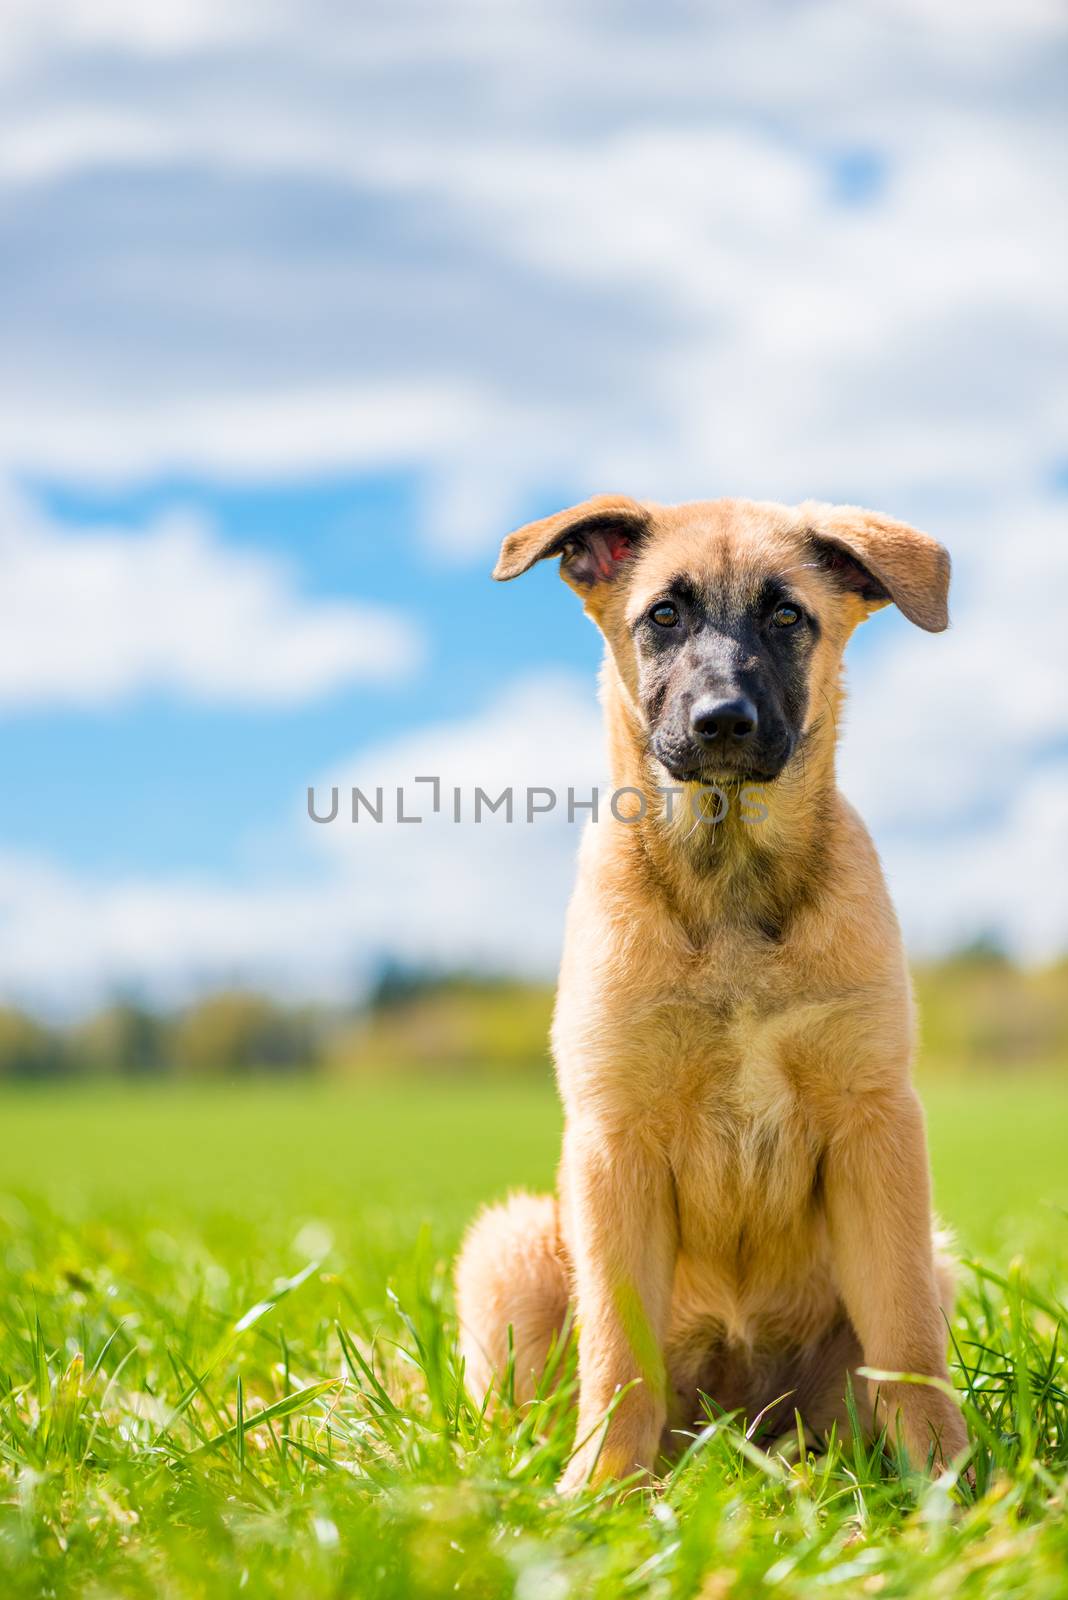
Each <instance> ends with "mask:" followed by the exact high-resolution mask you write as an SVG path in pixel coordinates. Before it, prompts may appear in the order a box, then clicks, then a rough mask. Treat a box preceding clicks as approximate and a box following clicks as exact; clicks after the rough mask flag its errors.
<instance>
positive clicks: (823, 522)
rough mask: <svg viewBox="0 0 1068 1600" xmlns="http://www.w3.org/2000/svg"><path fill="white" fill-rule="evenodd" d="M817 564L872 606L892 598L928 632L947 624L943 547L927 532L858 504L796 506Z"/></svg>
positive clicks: (946, 565) (946, 553)
mask: <svg viewBox="0 0 1068 1600" xmlns="http://www.w3.org/2000/svg"><path fill="white" fill-rule="evenodd" d="M801 512H802V515H803V516H804V517H805V518H806V519H807V520H808V523H809V529H810V531H809V543H810V545H811V547H812V549H813V551H814V553H815V556H816V559H817V561H818V563H819V565H820V566H821V567H822V568H823V569H824V571H826V572H827V573H829V574H830V576H831V577H832V578H833V579H834V581H835V582H836V583H837V584H838V585H839V587H840V588H842V589H845V590H848V591H849V592H850V593H852V594H855V595H857V596H859V598H860V599H861V600H862V601H863V602H864V603H865V604H866V605H867V606H869V607H870V608H871V609H872V610H874V609H875V608H876V607H878V606H884V605H887V604H888V603H889V602H890V601H893V603H894V605H896V606H897V608H898V610H899V611H901V612H903V613H904V615H905V616H906V617H908V619H909V621H910V622H914V623H915V624H916V626H917V627H918V628H925V629H926V630H927V632H928V633H941V632H942V630H943V628H948V626H949V609H948V599H949V551H948V550H947V549H946V548H945V546H944V545H940V544H939V543H938V541H937V539H932V538H931V537H930V535H929V534H926V533H920V532H919V531H918V530H917V529H916V528H910V527H909V525H908V523H907V522H895V521H894V520H893V518H891V517H884V516H881V515H880V514H879V512H877V511H864V510H862V509H861V508H860V507H859V506H825V505H816V504H814V503H812V502H809V503H808V504H806V505H804V506H802V507H801Z"/></svg>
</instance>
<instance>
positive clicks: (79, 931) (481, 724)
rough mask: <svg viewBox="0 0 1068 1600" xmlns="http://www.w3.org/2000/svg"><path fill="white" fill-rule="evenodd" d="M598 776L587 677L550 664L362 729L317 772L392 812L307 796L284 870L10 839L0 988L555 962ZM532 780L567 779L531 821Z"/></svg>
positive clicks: (598, 748) (1, 875) (168, 987)
mask: <svg viewBox="0 0 1068 1600" xmlns="http://www.w3.org/2000/svg"><path fill="white" fill-rule="evenodd" d="M421 774H428V775H437V776H439V777H440V778H441V780H442V797H443V808H442V811H441V813H440V814H439V815H438V816H437V817H435V816H434V815H433V812H432V800H431V793H430V790H429V789H428V788H427V787H425V786H421V785H416V784H414V782H413V780H414V778H416V777H417V776H419V775H421ZM604 776H605V761H604V754H603V740H602V736H601V731H600V717H599V713H598V710H597V707H596V704H595V701H594V697H593V686H592V685H591V684H584V683H582V682H581V681H578V680H575V679H574V678H571V677H569V676H567V675H562V674H560V675H558V674H547V675H545V676H540V677H538V676H535V677H532V678H528V679H525V680H522V681H520V682H518V683H514V684H511V685H508V686H506V687H505V688H504V689H503V690H502V691H501V692H500V693H499V694H498V695H497V696H495V697H494V698H493V700H491V702H490V703H489V705H488V706H487V707H486V708H485V709H484V710H482V711H481V712H479V713H478V714H476V715H474V716H472V717H470V718H466V719H462V720H459V721H455V722H448V723H442V724H439V725H431V726H427V727H424V728H420V729H418V730H415V731H414V732H412V733H411V734H409V735H406V736H405V737H404V738H403V739H397V740H390V741H387V742H384V743H382V744H380V745H376V746H373V747H369V748H368V749H366V750H365V751H363V752H361V754H360V756H359V758H358V759H354V760H353V762H352V763H351V765H350V766H348V767H346V768H339V769H337V770H335V771H332V772H329V773H325V774H322V775H320V777H321V781H320V782H319V783H318V784H317V786H316V787H317V792H318V795H319V799H320V804H322V803H323V802H324V801H325V799H326V796H327V790H328V787H329V786H330V785H332V784H334V783H337V784H338V785H339V786H340V787H341V788H342V790H343V791H344V790H345V789H346V788H347V786H349V785H351V784H353V783H356V784H358V785H359V786H360V787H362V788H363V789H364V790H365V792H366V791H373V790H374V789H375V788H376V787H377V786H379V785H381V786H383V788H384V790H385V799H386V801H387V804H386V811H385V820H384V822H383V823H382V824H381V825H376V824H373V823H371V822H369V821H368V820H367V819H366V816H365V817H364V819H363V820H362V821H361V822H359V823H357V824H353V823H351V822H350V821H347V820H346V816H347V815H351V812H350V810H349V808H348V807H347V806H346V804H345V800H344V799H343V800H342V804H341V812H340V815H339V818H338V820H337V821H336V822H334V823H332V824H329V825H317V824H315V823H313V822H312V821H310V820H309V818H308V816H307V812H306V808H305V797H304V796H303V795H302V796H300V800H299V807H298V806H297V805H295V806H294V815H293V818H292V822H291V825H290V829H289V831H288V837H286V838H285V839H282V838H279V840H278V841H277V845H278V848H277V850H276V854H277V855H278V856H280V857H282V858H283V859H285V860H287V861H289V862H290V863H291V864H292V863H293V862H294V861H296V862H297V863H298V868H297V869H294V868H293V867H292V865H291V868H290V872H289V875H288V876H286V877H284V878H283V877H268V878H264V879H262V880H260V881H258V882H257V883H255V884H253V885H251V886H249V885H237V886H234V885H225V884H222V883H219V882H214V881H210V880H204V879H200V880H198V879H197V878H196V877H194V876H191V875H188V874H186V875H183V876H182V878H181V879H174V878H164V877H159V878H151V877H138V878H127V879H121V878H113V879H109V880H105V881H100V880H98V879H94V878H93V877H92V876H91V875H84V876H78V875H76V874H74V873H71V872H67V871H64V870H62V869H60V868H59V867H57V866H56V865H55V864H52V863H49V862H47V861H43V860H40V859H37V860H27V859H20V858H18V857H12V856H10V855H9V856H7V857H2V856H0V995H6V996H8V997H11V998H15V999H18V1000H21V1001H23V1002H25V1003H30V1004H34V1005H38V1006H46V1007H48V1008H50V1009H61V1010H67V1011H69V1010H77V1009H81V1008H84V1007H85V1006H87V1005H90V1004H92V1003H93V1002H94V1001H96V1000H98V999H99V998H100V996H101V995H103V994H106V993H107V992H108V991H109V990H112V989H114V988H116V987H119V986H123V987H133V988H140V989H143V990H145V991H146V992H148V993H150V994H152V995H154V996H156V997H158V998H166V999H176V998H181V997H182V996H184V995H187V994H189V993H191V992H195V991H196V990H197V989H200V988H203V987H207V986H211V985H213V984H219V983H225V982H253V983H257V982H258V983H266V984H269V985H271V987H272V988H273V989H275V990H277V991H278V992H280V993H286V994H294V995H309V994H310V995H315V996H320V997H329V998H339V997H343V996H345V995H347V994H351V992H352V990H353V987H354V985H357V984H358V983H359V981H361V979H363V978H366V976H367V974H368V973H369V972H370V971H372V970H373V968H374V966H375V964H376V963H377V961H378V960H379V959H381V957H382V956H383V955H384V954H392V955H394V956H395V957H398V958H401V959H403V960H405V961H407V962H411V963H416V964H418V963H420V962H425V963H429V964H437V965H441V966H443V967H446V968H452V967H456V966H463V965H468V964H469V965H472V966H478V967H483V968H490V969H494V970H507V971H518V972H523V973H527V974H539V975H545V974H548V973H550V972H551V971H552V969H553V966H554V964H555V961H556V957H557V953H558V950H559V942H560V935H561V930H562V923H563V914H564V908H565V905H566V902H567V896H568V894H569V892H570V885H571V879H572V876H573V872H574V857H575V852H576V850H577V846H578V838H579V831H580V830H579V827H578V826H577V825H573V824H569V823H568V821H567V814H566V791H567V788H568V785H573V786H574V787H575V789H576V791H577V797H578V798H580V799H581V798H584V797H588V796H589V794H590V792H591V790H592V788H593V786H594V785H595V784H597V783H598V782H599V781H601V780H602V779H603V778H604ZM476 784H481V785H483V786H484V787H485V788H486V790H487V792H488V793H489V794H490V795H491V796H493V797H494V798H496V796H497V795H498V794H499V793H500V791H501V790H502V789H504V788H505V787H507V786H508V785H514V786H515V787H516V790H517V794H518V802H517V807H516V810H515V812H514V819H515V820H514V821H513V822H511V823H508V822H507V821H506V820H505V815H504V812H503V811H501V812H500V813H498V814H495V815H494V814H487V815H486V816H485V817H484V820H483V821H482V822H481V823H480V824H478V825H477V826H476V825H475V823H474V822H473V820H471V816H472V807H473V797H474V787H475V785H476ZM397 785H404V786H406V793H407V807H406V810H407V812H408V814H415V812H416V811H420V812H422V813H425V814H426V821H424V822H423V823H421V824H398V823H397V821H396V813H395V788H396V786H397ZM457 785H458V786H460V787H461V789H462V791H463V793H464V796H465V800H466V809H465V813H464V815H465V819H466V820H464V821H463V822H461V824H460V825H456V824H455V823H454V822H453V821H452V804H453V799H452V790H453V788H454V787H455V786H457ZM528 785H536V786H543V787H550V788H553V789H555V790H557V791H558V792H559V793H560V795H561V804H560V809H559V810H558V811H557V812H556V813H554V814H553V815H549V816H544V817H541V818H539V819H538V820H536V821H535V822H533V823H530V824H528V823H527V822H526V821H525V820H524V817H525V812H524V797H525V791H526V788H527V786H528ZM295 798H296V797H295ZM389 802H393V808H392V809H391V808H390V804H389ZM539 803H541V802H539ZM577 815H578V817H579V819H580V820H581V818H582V817H583V816H584V815H585V813H583V812H578V813H577Z"/></svg>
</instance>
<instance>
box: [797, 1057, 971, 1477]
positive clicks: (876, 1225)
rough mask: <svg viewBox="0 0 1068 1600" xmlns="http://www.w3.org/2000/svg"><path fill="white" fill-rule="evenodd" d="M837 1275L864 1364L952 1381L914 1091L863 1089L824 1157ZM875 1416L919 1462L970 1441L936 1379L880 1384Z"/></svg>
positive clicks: (875, 1388) (948, 1454)
mask: <svg viewBox="0 0 1068 1600" xmlns="http://www.w3.org/2000/svg"><path fill="white" fill-rule="evenodd" d="M825 1183H826V1200H827V1217H828V1223H829V1226H830V1233H831V1243H832V1250H833V1255H834V1266H835V1272H836V1274H837V1278H838V1284H839V1288H840V1291H841V1294H842V1298H843V1300H844V1302H845V1307H846V1310H847V1312H848V1313H849V1317H850V1320H851V1321H852V1323H853V1326H854V1328H855V1329H856V1332H857V1336H858V1338H859V1339H860V1344H861V1348H862V1350H863V1352H864V1361H865V1364H866V1365H867V1366H869V1367H874V1368H877V1369H880V1370H883V1371H890V1372H907V1373H913V1374H916V1375H919V1376H921V1377H927V1378H933V1379H936V1380H938V1381H940V1382H941V1383H946V1382H948V1372H947V1369H946V1358H945V1350H946V1341H947V1336H948V1335H947V1329H946V1325H945V1320H944V1318H943V1314H942V1307H941V1303H940V1298H939V1293H938V1286H937V1282H936V1278H935V1267H934V1252H933V1247H932V1240H931V1209H930V1185H929V1180H928V1172H927V1146H926V1140H925V1137H924V1127H923V1113H922V1111H921V1110H920V1105H919V1101H918V1100H917V1099H916V1096H915V1095H914V1094H913V1093H912V1092H911V1090H909V1089H907V1088H900V1089H895V1090H892V1091H887V1092H879V1093H873V1092H869V1093H867V1094H864V1093H861V1094H859V1095H857V1096H856V1097H855V1098H854V1100H853V1102H852V1104H851V1106H850V1108H849V1111H848V1114H847V1116H846V1117H844V1118H843V1119H842V1122H841V1124H840V1127H839V1130H838V1134H837V1136H836V1138H835V1141H834V1143H833V1144H832V1146H831V1147H830V1149H829V1150H828V1152H827V1156H826V1162H825ZM871 1388H872V1392H873V1399H875V1400H876V1416H877V1420H878V1422H879V1423H880V1424H882V1423H884V1422H885V1423H887V1424H888V1425H889V1434H890V1437H891V1438H894V1437H895V1436H896V1435H897V1434H898V1431H899V1430H900V1436H901V1438H902V1440H903V1442H904V1444H905V1447H906V1449H907V1451H908V1454H909V1458H910V1461H911V1462H912V1464H913V1466H916V1467H923V1466H924V1465H925V1464H926V1462H927V1460H928V1457H929V1456H930V1454H931V1453H932V1451H933V1453H934V1458H935V1460H936V1462H938V1463H940V1464H942V1463H946V1462H949V1461H950V1460H951V1459H952V1458H953V1457H954V1456H955V1455H956V1454H957V1452H958V1451H960V1450H962V1449H963V1448H964V1447H965V1445H966V1444H967V1442H968V1439H967V1432H966V1430H965V1427H964V1421H963V1418H962V1417H961V1414H960V1411H959V1409H958V1407H957V1405H956V1403H955V1402H954V1400H952V1399H951V1398H950V1396H949V1395H948V1394H947V1393H945V1392H944V1390H942V1389H940V1388H936V1387H934V1385H931V1384H916V1383H911V1384H909V1383H890V1382H881V1381H880V1382H874V1381H873V1382H872V1385H871Z"/></svg>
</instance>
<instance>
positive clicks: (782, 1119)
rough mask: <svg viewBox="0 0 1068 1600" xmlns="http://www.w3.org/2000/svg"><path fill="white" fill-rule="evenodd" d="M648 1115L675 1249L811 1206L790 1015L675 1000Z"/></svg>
mask: <svg viewBox="0 0 1068 1600" xmlns="http://www.w3.org/2000/svg"><path fill="white" fill-rule="evenodd" d="M668 1033H669V1035H670V1036H671V1037H672V1039H673V1042H674V1046H675V1048H674V1049H673V1051H672V1052H671V1059H670V1060H661V1062H660V1086H661V1093H660V1094H658V1095H657V1096H656V1097H655V1110H654V1114H655V1115H657V1116H659V1117H660V1118H661V1119H662V1121H661V1127H662V1129H663V1139H664V1147H665V1151H666V1154H667V1156H668V1159H669V1161H670V1163H671V1168H672V1172H673V1174H674V1178H675V1186H676V1195H677V1201H678V1208H679V1221H680V1228H681V1231H682V1241H681V1242H682V1245H683V1248H684V1249H685V1248H687V1247H688V1246H692V1247H694V1248H697V1249H701V1248H703V1247H704V1246H705V1245H706V1244H710V1243H711V1242H712V1241H713V1240H714V1239H724V1238H727V1237H730V1236H733V1235H735V1234H736V1233H737V1231H738V1229H739V1227H742V1226H745V1227H747V1228H748V1229H749V1230H750V1231H752V1230H754V1229H756V1230H757V1231H759V1230H761V1229H771V1230H781V1229H782V1228H784V1227H785V1228H789V1227H791V1226H792V1225H793V1223H794V1221H795V1220H796V1218H797V1217H798V1216H799V1215H800V1214H801V1213H802V1212H804V1211H805V1210H807V1208H808V1207H809V1206H810V1204H811V1201H812V1196H813V1190H814V1185H815V1179H816V1171H817V1166H818V1157H819V1149H818V1140H817V1138H816V1136H815V1134H814V1131H813V1129H812V1126H811V1123H810V1118H809V1114H808V1108H807V1106H806V1097H805V1093H804V1082H803V1079H802V1077H801V1074H800V1072H799V1069H798V1062H797V1059H796V1054H795V1051H794V1049H793V1048H792V1046H793V1033H792V1029H791V1026H790V1017H789V1014H788V1013H787V1014H782V1013H772V1014H770V1015H766V1016H763V1017H761V1016H758V1015H757V1014H756V1013H755V1011H753V1010H752V1009H749V1008H746V1007H737V1008H735V1009H733V1010H732V1011H730V1012H728V1013H726V1014H722V1013H719V1014H716V1013H709V1012H705V1011H703V1010H702V1009H701V1008H682V1009H680V1010H678V1011H677V1012H676V1013H675V1015H674V1016H673V1017H672V1019H671V1022H670V1026H669V1028H668Z"/></svg>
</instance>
